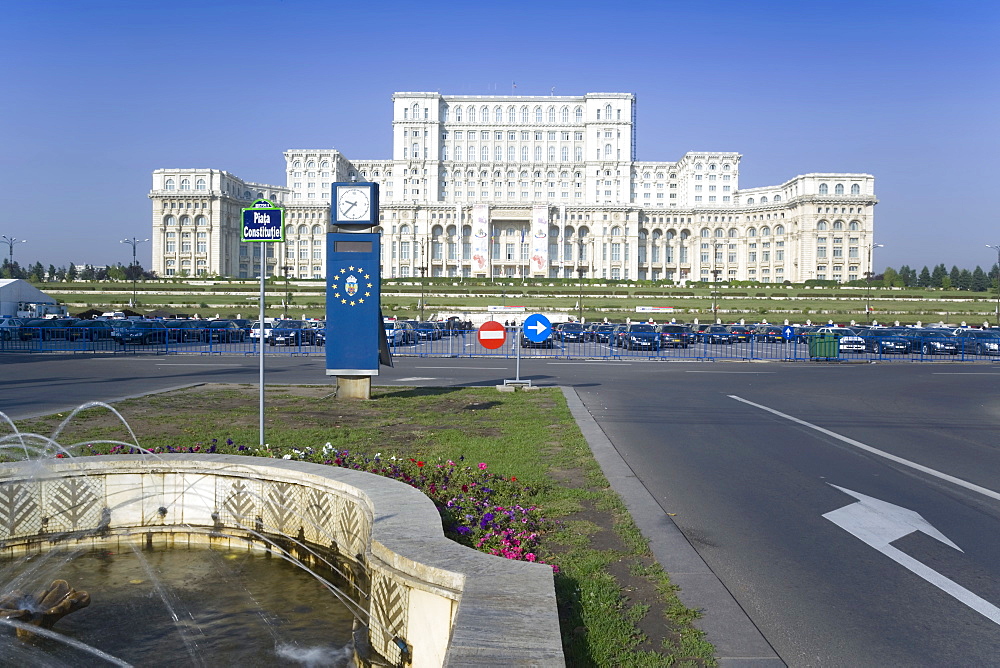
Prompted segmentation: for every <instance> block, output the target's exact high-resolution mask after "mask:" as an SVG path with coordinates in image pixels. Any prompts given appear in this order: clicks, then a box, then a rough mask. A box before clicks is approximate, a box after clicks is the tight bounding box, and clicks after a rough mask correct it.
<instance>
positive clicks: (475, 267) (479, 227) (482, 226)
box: [472, 204, 490, 273]
mask: <svg viewBox="0 0 1000 668" xmlns="http://www.w3.org/2000/svg"><path fill="white" fill-rule="evenodd" d="M489 244H490V208H489V206H488V205H486V204H474V205H472V271H473V273H479V272H485V271H486V270H487V269H486V266H487V264H488V263H489V257H490V249H489Z"/></svg>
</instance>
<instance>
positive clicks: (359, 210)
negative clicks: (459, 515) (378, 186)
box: [337, 184, 372, 223]
mask: <svg viewBox="0 0 1000 668" xmlns="http://www.w3.org/2000/svg"><path fill="white" fill-rule="evenodd" d="M371 190H372V187H371V185H368V184H356V185H338V186H337V222H345V223H361V222H369V223H370V222H372V197H371Z"/></svg>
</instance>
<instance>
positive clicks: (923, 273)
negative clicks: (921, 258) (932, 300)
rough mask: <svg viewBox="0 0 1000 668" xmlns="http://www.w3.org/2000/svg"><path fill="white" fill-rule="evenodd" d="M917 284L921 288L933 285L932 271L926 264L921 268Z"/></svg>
mask: <svg viewBox="0 0 1000 668" xmlns="http://www.w3.org/2000/svg"><path fill="white" fill-rule="evenodd" d="M917 286H918V287H921V288H929V287H930V286H931V271H930V269H928V268H927V265H924V268H923V269H921V270H920V277H919V278H917Z"/></svg>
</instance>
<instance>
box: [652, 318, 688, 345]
mask: <svg viewBox="0 0 1000 668" xmlns="http://www.w3.org/2000/svg"><path fill="white" fill-rule="evenodd" d="M658 330H659V333H660V347H661V348H668V347H669V348H687V347H688V346H689V345H691V344H692V343H693V342H694V333H693V332H692V331H691V328H690V327H688V326H687V325H677V324H674V323H668V324H664V325H660V326H659V327H658Z"/></svg>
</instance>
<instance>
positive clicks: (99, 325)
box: [73, 320, 115, 341]
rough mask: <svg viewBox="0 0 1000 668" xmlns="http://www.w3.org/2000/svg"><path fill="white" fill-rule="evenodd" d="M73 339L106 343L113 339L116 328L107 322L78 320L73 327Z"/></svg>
mask: <svg viewBox="0 0 1000 668" xmlns="http://www.w3.org/2000/svg"><path fill="white" fill-rule="evenodd" d="M73 330H74V331H73V338H76V339H82V340H84V341H104V340H108V339H110V338H111V335H112V334H113V333H114V331H115V328H114V327H112V326H111V323H110V322H109V321H107V320H78V321H77V322H76V324H74V325H73Z"/></svg>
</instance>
